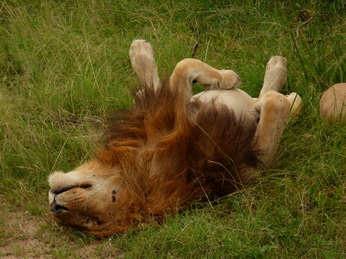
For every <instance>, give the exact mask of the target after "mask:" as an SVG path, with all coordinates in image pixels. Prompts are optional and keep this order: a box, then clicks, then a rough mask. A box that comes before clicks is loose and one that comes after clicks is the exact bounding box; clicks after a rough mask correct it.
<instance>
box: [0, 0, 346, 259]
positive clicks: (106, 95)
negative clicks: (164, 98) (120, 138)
mask: <svg viewBox="0 0 346 259" xmlns="http://www.w3.org/2000/svg"><path fill="white" fill-rule="evenodd" d="M345 10H346V4H345V1H343V0H336V1H330V2H328V1H322V0H297V1H289V0H284V1H271V0H259V1H250V0H243V1H240V0H235V1H231V0H225V1H218V0H190V1H182V0H174V1H158V0H151V1H144V0H126V1H125V0H118V1H115V0H91V1H69V0H59V1H58V0H55V1H53V0H51V1H49V0H42V1H38V0H36V1H35V0H34V1H31V0H6V1H3V2H2V3H0V207H1V210H0V211H1V213H0V257H5V258H6V256H17V257H28V258H30V257H44V258H46V257H48V258H49V257H52V258H79V257H83V258H85V257H91V258H92V257H98V258H106V257H125V258H201V257H204V258H262V257H265V258H268V257H269V258H298V257H305V258H315V257H316V258H345V257H346V192H345V189H346V166H345V165H346V145H345V142H346V141H345V140H346V130H345V126H343V125H332V126H328V125H325V124H324V123H323V122H322V121H321V119H320V116H319V109H318V108H319V99H320V97H321V94H322V92H323V91H324V90H326V89H327V88H328V87H329V86H331V85H333V84H335V83H339V82H345V81H346V80H345V71H346V61H345V59H346V58H345V49H346V29H345V28H346V22H345V17H346V13H345V12H346V11H345ZM135 38H142V39H147V40H149V41H150V42H151V43H152V45H153V47H154V49H155V51H156V57H157V61H158V65H159V69H160V74H161V75H162V76H163V77H165V76H167V75H169V73H170V72H171V71H172V70H173V68H174V66H175V64H176V63H177V62H178V61H179V60H181V59H183V58H185V57H191V55H192V53H193V52H194V46H195V45H196V43H198V48H197V51H196V53H195V57H196V58H199V59H201V60H203V61H205V62H207V63H209V64H210V65H213V66H215V67H217V68H232V69H234V70H235V71H236V72H237V73H238V74H239V75H240V77H241V78H242V80H243V85H242V87H243V89H244V90H245V91H247V92H249V93H250V94H251V95H253V96H256V95H257V94H258V93H259V90H260V87H261V84H262V82H263V76H264V71H265V64H266V62H267V61H268V60H269V58H270V57H271V56H272V55H282V56H285V57H286V58H287V60H288V62H289V79H288V83H287V85H286V86H285V87H284V90H283V92H284V93H289V92H297V93H299V94H300V95H301V97H302V98H303V100H304V109H303V112H302V115H301V116H300V117H299V118H296V119H294V120H292V121H290V122H289V123H288V126H287V130H286V131H285V133H284V136H283V139H282V146H281V150H280V153H279V155H278V159H277V162H276V163H275V166H274V167H273V169H272V170H270V171H268V172H266V173H265V174H263V175H261V176H260V177H259V178H258V179H257V180H256V181H255V182H254V183H252V184H251V185H249V186H247V187H246V188H245V189H244V190H243V191H242V192H239V193H236V194H233V195H230V196H229V197H226V198H223V199H220V200H218V201H215V202H213V203H211V204H209V203H206V204H195V205H192V206H191V209H190V210H188V211H186V212H184V213H181V214H178V215H176V216H175V217H173V218H171V219H170V220H168V221H167V222H166V223H165V224H163V225H162V226H161V227H152V228H148V229H144V230H143V231H141V232H133V233H132V232H131V233H126V234H121V235H115V236H113V237H111V238H109V239H102V240H96V239H95V238H93V237H91V236H86V235H83V234H81V233H79V232H76V231H73V230H71V229H69V228H65V227H62V226H59V225H57V224H56V223H55V222H54V221H52V220H51V218H50V217H49V206H48V198H47V192H48V189H49V187H48V184H47V177H48V175H49V174H50V173H51V172H53V171H55V170H63V171H67V170H71V169H73V168H74V167H76V166H77V165H78V164H80V163H81V162H83V161H85V160H87V159H88V158H90V157H91V156H92V155H93V152H94V148H95V147H96V146H98V145H99V143H98V141H97V139H98V136H99V134H101V133H102V129H103V128H104V124H103V121H104V120H103V118H104V117H105V116H106V115H107V114H108V112H109V111H110V110H112V109H115V108H124V107H129V106H130V105H131V103H132V101H131V96H130V91H129V89H130V87H131V86H132V85H134V84H136V79H135V75H134V73H133V72H132V69H131V65H130V62H129V59H128V49H129V46H130V44H131V41H132V40H133V39H135ZM195 90H196V91H199V90H200V89H199V88H197V87H196V89H195Z"/></svg>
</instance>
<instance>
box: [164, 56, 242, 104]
mask: <svg viewBox="0 0 346 259" xmlns="http://www.w3.org/2000/svg"><path fill="white" fill-rule="evenodd" d="M193 82H197V83H199V84H200V85H201V86H202V87H204V88H207V89H232V88H234V87H237V86H238V85H239V84H240V82H241V80H240V78H239V76H238V75H237V74H236V73H235V72H233V71H232V70H218V69H215V68H213V67H211V66H209V65H208V64H206V63H204V62H202V61H200V60H198V59H193V58H187V59H183V60H182V61H180V62H179V63H178V64H177V65H176V67H175V69H174V71H173V73H172V75H171V77H170V79H169V85H170V87H171V88H172V89H179V90H180V91H182V92H183V93H184V95H185V96H186V98H187V99H186V100H190V98H191V95H192V90H191V88H192V83H193Z"/></svg>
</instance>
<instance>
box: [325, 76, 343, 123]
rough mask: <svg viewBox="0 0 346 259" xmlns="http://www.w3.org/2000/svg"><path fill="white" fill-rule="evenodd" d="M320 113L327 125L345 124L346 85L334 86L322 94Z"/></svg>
mask: <svg viewBox="0 0 346 259" xmlns="http://www.w3.org/2000/svg"><path fill="white" fill-rule="evenodd" d="M320 113H321V116H322V119H323V120H325V121H326V122H328V123H346V83H339V84H335V85H333V86H331V87H330V88H328V89H327V90H326V91H325V92H324V93H323V95H322V98H321V102H320Z"/></svg>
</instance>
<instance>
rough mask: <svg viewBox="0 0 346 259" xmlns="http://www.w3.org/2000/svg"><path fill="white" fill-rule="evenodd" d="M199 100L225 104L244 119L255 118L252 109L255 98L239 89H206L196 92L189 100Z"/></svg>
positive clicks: (238, 116)
mask: <svg viewBox="0 0 346 259" xmlns="http://www.w3.org/2000/svg"><path fill="white" fill-rule="evenodd" d="M194 100H200V101H201V102H203V103H212V102H214V104H215V105H218V104H223V105H226V106H227V107H228V108H229V109H230V110H232V111H233V112H234V114H235V115H236V117H237V118H240V117H241V116H244V118H245V119H249V120H253V119H254V118H255V116H254V114H253V112H252V110H253V107H254V104H255V100H254V99H253V98H252V97H251V96H250V95H248V94H247V93H245V92H244V91H242V90H240V89H230V90H208V91H204V92H202V93H199V94H196V95H194V96H193V97H192V98H191V101H194Z"/></svg>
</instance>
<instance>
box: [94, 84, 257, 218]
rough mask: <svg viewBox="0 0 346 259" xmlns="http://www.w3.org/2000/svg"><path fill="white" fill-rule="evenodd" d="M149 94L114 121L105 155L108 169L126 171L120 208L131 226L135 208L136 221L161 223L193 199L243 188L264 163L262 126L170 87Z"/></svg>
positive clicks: (101, 154) (149, 90) (101, 158)
mask: <svg viewBox="0 0 346 259" xmlns="http://www.w3.org/2000/svg"><path fill="white" fill-rule="evenodd" d="M143 89H144V90H143V92H141V94H137V96H136V98H135V100H136V102H135V105H134V107H133V108H131V109H128V110H121V111H117V112H116V113H115V115H114V116H113V117H112V122H113V124H112V125H111V126H110V127H109V130H108V131H107V132H106V133H105V142H106V147H105V148H104V149H102V150H100V151H99V155H98V160H99V161H101V162H102V163H105V164H112V165H114V164H116V165H118V166H119V167H120V168H121V177H122V180H123V183H124V187H126V188H124V189H126V190H127V195H128V196H129V197H127V198H126V199H123V200H124V201H126V204H125V203H124V206H123V207H122V206H120V207H122V208H123V209H124V214H123V216H124V217H127V220H126V221H128V220H129V214H128V212H129V210H130V211H131V210H132V211H133V212H134V214H135V215H134V218H137V220H139V218H140V220H141V221H143V217H145V216H144V215H145V214H149V215H151V216H154V217H155V218H156V219H157V220H158V221H159V222H161V220H162V217H163V216H164V214H167V213H169V214H170V213H173V212H176V211H177V210H179V209H181V208H183V207H185V206H186V205H188V204H189V203H190V202H192V201H196V200H201V199H205V198H208V199H210V198H213V197H215V196H223V195H226V194H229V193H231V192H233V191H235V190H237V189H238V188H241V187H242V184H243V182H244V181H245V180H246V179H245V178H246V175H245V171H244V169H245V167H247V168H249V167H254V168H256V167H257V165H258V159H257V153H258V152H257V151H256V150H254V147H253V143H254V141H253V138H254V134H255V130H256V125H255V124H250V125H249V124H246V123H244V122H243V121H242V119H240V120H236V117H235V115H234V114H233V113H232V112H230V111H229V109H227V108H226V107H220V106H219V107H218V108H215V106H214V105H213V104H210V105H205V104H201V103H199V102H194V103H189V104H185V103H184V102H185V101H184V98H183V97H182V96H181V94H180V93H179V92H174V91H172V90H170V87H168V86H166V87H161V88H160V90H159V91H156V92H155V91H153V90H152V88H150V87H145V86H144V87H143ZM143 93H144V94H143ZM197 110H198V113H196V112H195V111H197ZM134 175H135V177H134ZM129 206H130V207H131V208H129ZM126 211H127V212H126ZM118 216H119V217H120V215H118ZM130 218H131V217H130ZM123 220H124V219H123ZM129 224H133V222H132V223H129Z"/></svg>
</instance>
